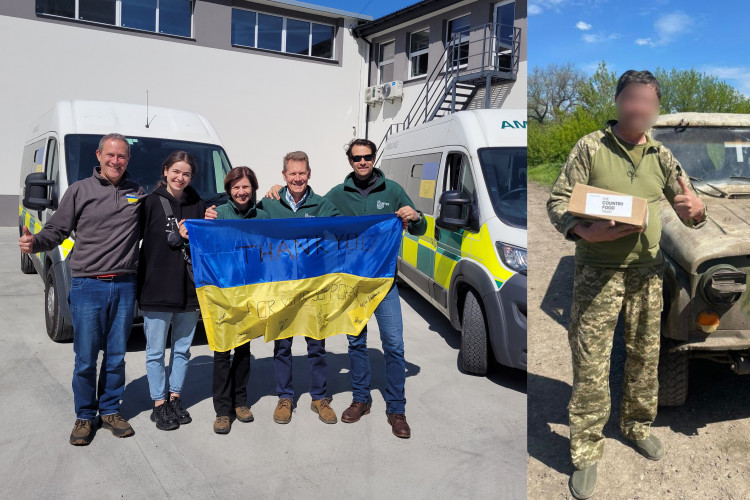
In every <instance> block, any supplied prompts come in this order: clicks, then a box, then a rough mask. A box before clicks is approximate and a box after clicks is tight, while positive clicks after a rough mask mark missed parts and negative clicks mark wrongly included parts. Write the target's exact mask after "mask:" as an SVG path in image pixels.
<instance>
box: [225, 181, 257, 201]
mask: <svg viewBox="0 0 750 500" xmlns="http://www.w3.org/2000/svg"><path fill="white" fill-rule="evenodd" d="M229 190H230V192H231V194H232V200H234V203H235V204H236V205H237V206H238V207H243V206H245V205H247V204H248V203H250V200H251V199H252V197H253V186H252V185H251V184H250V179H248V178H247V177H242V178H240V179H237V180H236V181H234V182H233V183H232V184H231V186H230V187H229Z"/></svg>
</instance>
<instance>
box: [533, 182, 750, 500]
mask: <svg viewBox="0 0 750 500" xmlns="http://www.w3.org/2000/svg"><path fill="white" fill-rule="evenodd" d="M547 197H548V191H547V189H546V188H543V187H540V186H539V185H537V184H533V183H529V248H530V252H529V268H530V269H531V272H530V273H529V290H528V295H529V297H528V303H529V325H530V329H529V345H530V346H531V347H530V352H531V355H530V356H529V374H528V380H529V405H528V433H529V437H528V451H529V459H528V498H530V499H540V500H542V499H543V500H548V499H553V498H572V497H571V496H570V493H569V491H568V477H569V475H570V474H571V473H572V465H571V463H570V455H569V441H568V413H567V404H568V401H569V399H570V390H571V381H572V378H573V375H572V370H571V365H570V348H569V347H568V340H567V328H568V321H569V312H570V302H571V295H572V287H573V271H574V264H573V253H574V250H575V245H574V244H573V243H571V242H567V241H565V240H564V239H563V237H562V235H560V234H559V233H557V232H556V231H555V230H554V228H553V227H552V225H551V224H550V223H549V219H548V218H547V212H546V208H545V204H546V201H547ZM624 362H625V347H624V344H623V341H622V332H621V329H619V328H618V331H617V332H616V333H615V341H614V348H613V352H612V361H611V367H612V373H611V376H610V389H611V393H612V415H611V417H610V420H609V424H608V425H607V426H606V427H605V428H604V436H605V437H606V443H605V445H604V458H603V459H602V461H601V462H600V463H599V467H598V471H599V482H598V487H597V492H596V495H595V498H602V499H636V498H637V499H652V498H653V499H660V498H668V499H673V498H674V499H693V498H726V499H739V498H750V440H748V435H750V418H748V417H750V384H749V382H750V378H748V377H746V376H738V375H734V374H733V373H731V372H730V371H729V369H728V368H727V367H726V366H722V365H717V364H715V363H711V362H708V361H703V360H695V361H692V362H691V364H690V370H691V376H690V394H689V396H688V400H687V403H686V404H685V405H684V406H682V407H678V408H663V409H660V410H659V414H658V416H657V417H656V422H654V426H653V432H654V434H655V435H657V436H659V438H660V439H661V441H662V443H664V445H665V448H666V452H667V455H666V456H665V457H664V458H663V459H662V460H661V461H659V462H650V461H648V460H646V459H645V458H642V457H641V456H640V455H638V454H637V453H636V452H635V451H634V450H633V449H632V448H630V447H629V446H628V445H627V444H626V443H625V442H624V441H623V439H622V438H621V437H620V431H619V425H618V422H619V404H620V399H621V397H622V380H623V367H624Z"/></svg>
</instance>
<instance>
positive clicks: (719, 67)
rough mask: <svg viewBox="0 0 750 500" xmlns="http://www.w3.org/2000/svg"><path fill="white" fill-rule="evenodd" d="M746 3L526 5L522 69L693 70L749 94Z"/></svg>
mask: <svg viewBox="0 0 750 500" xmlns="http://www.w3.org/2000/svg"><path fill="white" fill-rule="evenodd" d="M749 26H750V2H747V1H740V0H713V1H697V0H685V1H678V0H648V1H645V0H632V1H620V0H529V37H528V43H529V67H530V68H531V67H534V66H546V65H548V64H550V63H559V64H564V63H568V62H571V63H573V64H575V65H576V66H577V67H579V68H580V69H581V70H583V71H585V72H587V73H591V72H593V71H594V70H595V69H596V66H597V65H598V63H599V62H601V61H605V62H606V63H607V66H608V67H609V68H610V69H612V70H614V71H615V72H617V73H618V74H619V73H621V72H623V71H625V70H627V69H654V68H656V67H661V68H665V69H671V68H673V67H674V68H677V69H689V68H694V69H696V70H698V71H703V72H706V73H709V74H712V75H715V76H717V77H719V78H721V79H723V80H725V81H726V82H727V83H729V84H730V85H732V86H734V87H735V88H737V89H738V90H740V91H741V92H743V93H744V94H746V95H750V29H748V28H749Z"/></svg>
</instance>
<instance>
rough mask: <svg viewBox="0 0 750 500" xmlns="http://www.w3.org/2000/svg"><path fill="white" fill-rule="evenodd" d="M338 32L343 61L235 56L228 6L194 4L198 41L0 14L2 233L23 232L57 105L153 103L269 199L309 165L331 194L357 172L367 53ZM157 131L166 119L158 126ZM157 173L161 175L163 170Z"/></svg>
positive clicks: (26, 4)
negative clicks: (196, 119) (290, 169)
mask: <svg viewBox="0 0 750 500" xmlns="http://www.w3.org/2000/svg"><path fill="white" fill-rule="evenodd" d="M234 3H235V4H241V5H243V6H248V7H250V8H253V7H257V9H258V10H261V11H265V12H269V13H281V14H286V15H290V16H294V17H298V18H299V17H304V18H306V19H309V20H312V21H315V20H319V21H324V22H327V23H331V22H332V21H333V22H334V24H338V25H339V29H338V31H337V33H338V34H337V40H336V43H335V46H336V54H337V57H336V59H337V60H336V61H320V60H313V59H311V58H305V57H301V56H290V55H284V54H278V53H272V52H268V51H263V50H259V49H246V48H239V47H232V46H231V29H230V27H231V4H232V2H231V1H229V0H223V1H202V0H199V1H198V2H196V6H195V11H194V21H193V26H194V31H193V36H194V38H193V39H185V38H176V37H171V36H164V35H158V34H148V33H143V32H137V33H136V32H133V31H132V30H127V29H123V28H116V27H106V26H98V25H90V24H86V23H82V22H79V21H75V20H70V21H65V20H58V19H50V18H46V17H37V16H36V14H35V12H34V1H33V0H3V2H2V3H1V4H0V46H2V47H13V50H4V51H3V53H2V55H1V56H0V62H1V63H2V67H3V78H0V109H2V120H0V165H2V168H0V225H16V223H17V220H18V219H17V214H18V206H17V204H18V198H17V197H18V188H17V186H18V182H19V175H20V164H21V153H22V149H23V144H24V142H25V141H26V140H27V138H28V135H29V133H30V126H31V123H32V122H33V121H34V120H36V118H38V117H39V116H41V115H42V114H43V113H45V112H46V111H47V110H48V109H50V108H51V107H52V105H53V104H54V103H55V102H56V101H58V100H68V99H91V100H104V101H118V102H126V103H136V104H143V103H145V100H146V90H148V91H149V102H150V104H151V105H154V106H165V107H171V108H177V109H185V110H189V111H194V112H197V113H200V114H202V115H204V116H206V117H207V118H208V119H209V120H210V121H211V123H212V124H213V126H214V128H215V129H216V131H217V132H218V134H219V135H220V137H221V138H222V141H223V143H224V146H225V148H226V150H227V153H228V154H229V157H230V160H231V161H232V164H233V165H235V166H236V165H248V166H250V167H252V168H253V169H254V170H255V171H256V173H257V174H258V180H259V182H260V189H261V190H262V191H263V192H265V190H266V189H267V188H268V187H270V186H271V185H272V184H274V183H278V182H281V181H282V178H281V175H280V170H281V159H282V157H283V156H284V154H285V153H287V152H289V151H292V150H304V151H306V152H307V153H308V154H309V155H310V159H311V166H312V169H313V175H312V179H311V185H312V186H313V188H314V189H315V190H316V191H318V192H322V193H325V192H326V191H327V190H328V189H329V188H331V187H332V186H334V185H335V184H337V183H339V182H340V181H341V179H342V178H343V177H344V175H346V174H347V173H348V172H349V171H350V168H349V165H348V163H347V162H346V159H345V157H344V153H343V145H344V144H345V143H346V142H347V141H349V140H350V139H351V138H353V137H355V136H357V135H359V134H361V135H364V112H363V110H364V105H363V104H362V103H363V91H364V84H365V83H366V76H365V72H366V71H365V67H364V62H365V61H366V54H365V53H364V51H365V49H364V47H365V45H364V44H362V43H361V42H358V41H357V40H356V39H354V38H353V36H352V35H351V33H350V31H349V29H347V27H348V26H350V25H351V24H352V23H353V22H354V20H353V19H350V18H338V19H336V18H330V17H325V16H321V17H316V16H315V15H311V14H308V13H305V14H304V15H302V14H301V13H300V12H293V11H288V10H286V9H278V8H277V9H274V8H273V7H271V6H266V5H256V6H253V5H252V4H250V3H248V2H237V1H235V2H234ZM156 119H157V120H158V116H157V117H156ZM154 169H155V171H158V169H159V166H158V165H154Z"/></svg>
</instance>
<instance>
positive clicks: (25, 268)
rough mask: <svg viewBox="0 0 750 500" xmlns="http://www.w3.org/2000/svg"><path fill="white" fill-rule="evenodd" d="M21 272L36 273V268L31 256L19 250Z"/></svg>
mask: <svg viewBox="0 0 750 500" xmlns="http://www.w3.org/2000/svg"><path fill="white" fill-rule="evenodd" d="M21 272H22V273H23V274H36V268H35V267H34V263H33V262H32V261H31V257H29V256H28V255H26V254H25V253H23V252H21Z"/></svg>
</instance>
